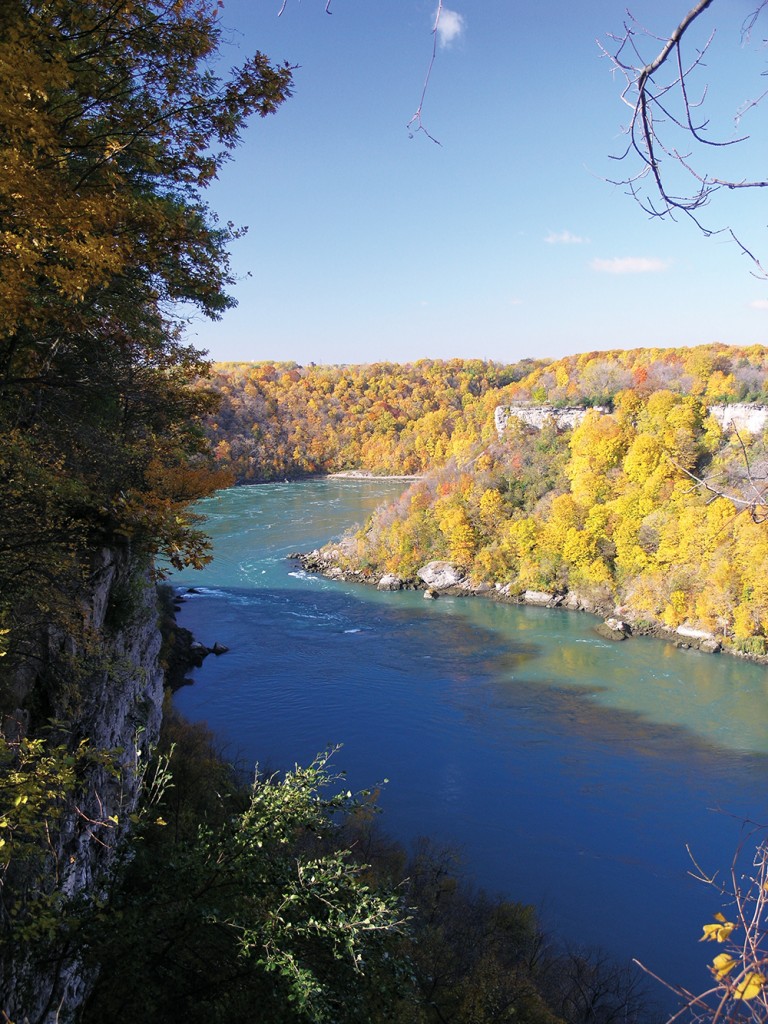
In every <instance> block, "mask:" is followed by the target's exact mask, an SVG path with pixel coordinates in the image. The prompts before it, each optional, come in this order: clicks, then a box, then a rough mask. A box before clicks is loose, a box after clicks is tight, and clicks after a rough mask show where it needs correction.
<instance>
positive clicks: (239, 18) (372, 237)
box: [189, 0, 768, 365]
mask: <svg viewBox="0 0 768 1024" xmlns="http://www.w3.org/2000/svg"><path fill="white" fill-rule="evenodd" d="M751 2H752V0H716V2H715V3H714V4H713V5H712V8H711V9H710V10H709V11H707V12H706V14H705V15H704V16H702V18H700V19H699V20H698V21H697V23H696V32H697V34H696V35H695V36H693V35H692V36H691V42H690V44H689V46H688V47H687V49H686V54H687V55H689V56H690V57H691V58H693V57H694V56H695V52H696V46H697V45H698V46H701V45H703V42H704V41H705V40H706V39H707V38H708V36H709V34H710V32H711V31H712V30H714V32H715V35H714V38H713V39H712V42H711V43H710V48H709V50H708V51H707V52H706V54H705V55H704V58H703V62H704V63H705V65H706V66H705V67H700V68H698V69H697V71H696V72H695V75H694V78H693V79H691V83H692V90H693V91H692V96H693V97H694V99H695V100H696V101H698V99H699V98H700V94H701V93H702V92H703V89H704V86H705V85H708V91H707V93H706V97H705V100H704V105H702V106H701V107H697V110H696V114H697V116H701V118H702V119H703V120H707V122H708V128H707V129H706V130H707V131H709V132H710V136H711V137H712V138H713V139H718V140H720V139H725V140H730V139H732V138H735V137H737V135H741V134H747V135H750V133H751V132H752V130H753V129H754V136H752V135H750V138H749V139H748V140H747V141H746V142H744V143H742V144H739V145H738V146H730V147H725V148H718V149H716V150H713V149H712V148H709V149H708V152H707V153H705V154H704V155H703V156H698V155H697V154H692V156H691V160H692V161H693V162H694V163H695V165H696V166H697V167H700V168H701V169H702V170H706V171H707V172H709V173H712V172H717V173H723V174H725V173H730V174H732V175H733V176H734V177H736V178H738V179H741V178H743V177H745V176H746V177H747V178H751V177H759V176H760V174H762V175H764V174H765V167H764V164H765V155H766V152H768V131H766V130H765V128H764V114H765V108H763V107H759V106H758V107H749V104H750V103H751V102H752V101H754V100H755V99H757V97H758V96H759V95H760V92H761V90H762V89H765V87H766V78H765V77H762V78H761V74H764V72H765V61H766V50H765V48H764V44H763V37H764V35H765V34H766V32H765V29H766V26H767V25H768V14H766V15H765V16H764V18H765V22H766V24H765V25H763V24H761V23H759V22H758V25H757V26H756V29H755V31H754V32H753V33H752V37H751V39H749V40H745V39H744V38H743V32H742V26H743V23H744V20H745V18H747V16H748V15H749V13H750V11H751V9H752V7H751ZM688 6H689V0H637V2H636V3H635V4H634V6H630V11H631V13H632V15H633V16H634V18H635V22H634V24H635V26H636V27H637V28H641V27H642V28H645V29H647V30H648V31H650V32H651V33H656V35H657V36H664V37H666V36H667V35H668V34H669V32H671V31H672V29H673V28H674V27H675V26H676V24H677V23H678V21H679V20H680V19H681V18H682V17H683V15H684V14H685V13H686V11H687V9H688ZM281 7H282V13H281ZM325 7H326V0H303V2H302V0H285V3H284V4H283V0H224V6H223V10H222V14H221V23H222V27H223V44H222V60H223V61H224V62H225V66H226V67H229V66H234V65H237V64H238V63H240V62H242V61H243V60H245V59H246V57H247V56H248V55H250V54H251V53H253V51H255V50H260V51H261V52H263V53H265V54H267V55H268V56H269V57H270V58H272V59H273V60H274V61H288V62H289V63H290V64H291V65H295V66H296V70H295V75H294V94H293V96H292V97H291V98H290V99H288V100H287V101H286V102H285V103H284V104H283V105H282V106H281V107H280V108H279V109H278V111H277V113H275V114H274V115H272V116H270V117H267V118H263V119H256V120H255V121H254V122H253V123H252V124H250V126H249V127H248V129H247V131H246V132H245V133H244V137H243V143H242V145H241V146H240V147H239V148H238V149H237V150H236V151H235V154H234V159H233V161H231V162H230V163H228V164H227V165H226V166H225V168H224V169H223V171H222V173H221V175H220V180H219V181H218V182H216V183H215V184H214V185H213V186H212V187H211V188H210V189H209V190H208V191H207V194H206V197H205V198H206V201H207V202H208V203H209V204H210V206H211V207H212V209H214V210H215V211H216V212H217V214H218V215H219V217H220V219H221V220H223V221H227V220H231V221H233V222H234V223H235V224H237V225H247V226H248V231H247V233H246V235H245V236H244V237H243V238H242V239H239V240H236V241H235V242H233V244H232V249H231V253H232V268H233V271H234V273H235V275H236V277H237V283H236V284H235V286H234V287H233V288H232V294H233V295H234V296H235V298H236V299H237V302H238V306H237V308H236V309H233V310H230V311H229V312H228V313H227V314H225V316H224V317H223V319H222V320H220V321H218V322H213V323H211V322H208V321H205V320H202V319H195V320H194V321H193V322H192V323H191V325H190V332H189V338H190V340H191V341H192V342H193V343H194V344H196V345H197V346H198V347H200V348H203V349H206V350H207V351H208V352H209V353H210V355H211V357H212V358H214V359H216V360H291V361H295V362H297V363H299V364H301V365H304V364H307V363H310V362H315V363H326V364H327V363H370V362H378V361H393V362H410V361H413V360H416V359H420V358H435V359H438V358H439V359H449V358H453V357H463V358H481V359H493V360H497V361H500V362H515V361H517V360H518V359H522V358H525V357H535V358H542V357H548V358H553V359H554V358H558V357H559V356H562V355H567V354H572V353H576V352H586V351H592V350H605V349H611V348H621V349H626V348H636V347H641V346H682V345H698V344H704V343H709V342H714V341H719V342H725V343H728V344H738V345H749V344H755V343H758V344H765V343H766V342H767V341H768V283H766V281H764V280H760V279H759V278H757V277H755V276H754V274H753V273H752V264H751V263H750V261H749V260H748V259H747V258H746V257H745V256H744V255H742V254H741V253H740V251H739V250H738V248H737V247H736V246H735V245H734V243H733V242H732V241H729V240H728V238H727V236H724V235H713V236H711V237H705V236H704V235H703V234H702V233H701V232H700V231H698V230H697V229H696V227H695V226H694V225H693V224H692V223H690V221H689V220H688V219H687V218H684V217H683V218H678V220H677V221H676V222H669V221H666V220H664V221H661V220H659V219H651V218H649V217H648V215H647V214H646V213H645V212H644V211H643V210H642V209H641V208H640V207H639V206H638V204H637V203H636V202H635V201H634V200H633V199H632V198H630V197H629V196H628V195H627V194H626V191H627V190H626V188H625V187H624V186H622V185H617V184H613V183H612V181H613V180H615V179H617V178H624V177H627V176H628V175H630V174H633V173H635V172H636V171H637V170H638V169H639V166H638V164H637V163H627V162H618V161H616V160H615V159H613V157H615V156H616V155H618V154H619V153H621V152H622V151H623V149H624V148H625V146H626V136H625V135H624V134H623V131H622V129H623V127H624V126H625V125H626V123H627V120H628V108H627V107H626V106H625V105H624V103H623V102H622V100H621V90H622V86H623V83H622V82H621V81H620V79H619V78H618V77H617V76H616V74H615V73H614V72H613V71H612V68H611V63H610V61H609V59H608V58H606V57H605V56H604V55H603V54H602V53H601V48H600V45H599V43H602V44H603V45H605V46H610V38H609V36H610V34H611V33H613V34H614V35H616V34H618V35H621V34H622V31H623V25H624V23H625V21H626V18H627V13H626V0H590V2H587V3H573V0H549V2H548V3H546V4H539V5H534V4H531V3H520V2H516V0H447V2H444V5H443V10H442V14H441V18H440V23H439V30H438V32H437V34H435V33H434V25H435V13H436V2H435V0H387V2H381V0H379V2H376V0H331V4H330V13H326V9H325ZM637 38H638V39H639V40H640V45H641V48H642V53H643V57H644V59H645V60H649V59H651V57H653V56H655V54H656V53H657V52H658V50H659V48H660V45H661V44H660V43H659V42H658V40H654V39H649V38H644V39H643V38H641V37H637ZM433 45H434V52H435V60H434V64H433V66H432V71H431V75H430V77H429V82H428V86H427V90H426V94H425V96H424V100H423V104H422V105H421V124H422V125H423V127H424V129H425V131H415V130H414V129H415V128H417V127H418V125H419V122H418V121H415V122H412V121H411V119H412V117H413V115H414V113H415V112H416V111H417V109H418V108H419V106H420V102H421V98H422V90H423V89H424V84H425V78H426V76H427V73H428V70H429V67H430V59H431V57H432V54H433ZM225 69H226V68H225ZM766 104H768V99H767V100H766ZM738 113H741V117H740V119H739V121H738V124H737V123H736V122H735V115H737V114H738ZM409 122H411V123H410V126H409ZM761 122H763V133H762V135H761V131H760V129H761ZM674 144H675V145H680V146H682V145H683V144H684V142H683V141H682V140H674ZM686 152H687V151H686ZM697 161H698V162H697ZM716 161H717V162H716ZM753 165H754V166H753ZM765 202H766V190H765V189H762V190H761V189H751V190H747V189H739V190H732V191H727V192H721V193H719V194H718V196H716V197H715V199H714V201H713V203H712V205H711V207H710V208H709V209H708V210H707V211H706V214H705V220H706V223H707V225H708V226H710V227H722V226H724V225H733V226H734V227H735V229H736V231H737V234H738V235H739V237H740V238H741V240H742V241H743V242H744V244H745V245H747V246H748V247H749V248H750V249H751V250H752V251H754V252H755V254H756V255H758V256H760V255H762V257H763V258H764V261H765V263H766V264H767V265H768V230H767V229H766V210H765Z"/></svg>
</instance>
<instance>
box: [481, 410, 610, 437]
mask: <svg viewBox="0 0 768 1024" xmlns="http://www.w3.org/2000/svg"><path fill="white" fill-rule="evenodd" d="M595 408H596V410H597V412H607V411H608V410H607V409H604V408H602V407H600V406H596V407H595ZM588 412H589V409H584V408H581V407H576V406H571V407H569V408H566V409H556V408H555V407H554V406H553V405H529V404H528V403H525V404H523V403H520V404H518V405H497V406H496V411H495V413H494V423H495V424H496V431H497V433H498V435H499V437H501V436H502V434H503V433H504V431H505V430H506V429H507V424H508V423H509V421H510V419H512V418H513V417H514V418H515V419H518V420H521V421H522V422H523V423H525V424H526V426H529V427H535V428H536V429H537V430H541V428H542V427H543V426H544V424H545V423H546V422H547V420H554V422H555V426H556V427H557V429H558V430H569V429H570V428H571V427H575V426H577V424H579V423H581V421H582V420H583V419H584V417H585V416H586V415H587V413H588Z"/></svg>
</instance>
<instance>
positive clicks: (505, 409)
mask: <svg viewBox="0 0 768 1024" xmlns="http://www.w3.org/2000/svg"><path fill="white" fill-rule="evenodd" d="M594 408H595V409H596V410H597V411H598V412H601V413H607V412H608V411H609V410H608V409H606V408H604V407H603V406H595V407H594ZM588 411H589V410H588V409H584V408H581V407H576V406H571V407H568V408H564V409H559V408H556V407H555V406H553V405H533V404H532V403H530V402H517V403H515V404H513V405H499V406H497V407H496V411H495V413H494V422H495V424H496V431H497V433H498V435H499V437H501V436H502V435H503V433H504V431H505V430H506V429H507V424H508V423H509V421H510V419H511V418H512V417H514V418H516V419H518V420H520V421H521V422H522V423H525V424H526V426H529V427H535V428H536V429H537V430H541V428H542V427H543V426H544V424H545V423H546V422H547V421H548V420H552V421H554V423H555V425H556V426H557V429H558V430H569V429H571V428H572V427H575V426H577V425H578V424H579V423H581V421H582V420H583V419H584V417H585V416H586V415H587V412H588ZM709 413H710V415H711V416H713V417H714V418H715V419H716V420H717V422H718V423H719V424H720V426H721V427H722V428H723V430H724V431H726V432H728V431H731V430H739V431H741V432H742V433H746V434H753V435H754V434H760V433H762V431H763V430H765V428H766V425H768V405H753V404H750V403H748V402H739V403H736V404H734V405H711V406H710V407H709Z"/></svg>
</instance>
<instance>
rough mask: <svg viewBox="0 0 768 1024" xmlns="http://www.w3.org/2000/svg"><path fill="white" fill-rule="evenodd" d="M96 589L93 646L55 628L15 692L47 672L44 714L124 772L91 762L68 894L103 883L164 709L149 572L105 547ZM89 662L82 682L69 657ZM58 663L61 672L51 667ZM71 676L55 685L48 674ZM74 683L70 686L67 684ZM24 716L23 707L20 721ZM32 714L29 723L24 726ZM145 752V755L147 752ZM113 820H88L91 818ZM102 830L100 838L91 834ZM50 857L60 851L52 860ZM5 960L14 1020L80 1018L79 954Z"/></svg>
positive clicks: (60, 864) (67, 837) (1, 991)
mask: <svg viewBox="0 0 768 1024" xmlns="http://www.w3.org/2000/svg"><path fill="white" fill-rule="evenodd" d="M91 581H92V583H91V591H90V593H89V594H88V595H86V597H85V598H84V599H83V601H82V607H83V611H84V617H85V621H86V626H87V630H88V636H89V639H90V643H89V650H88V652H87V654H86V653H85V652H84V651H83V650H81V649H80V648H79V647H78V645H76V644H75V643H74V642H73V641H72V640H71V638H69V637H62V636H61V635H57V634H54V633H53V632H51V633H50V634H49V635H48V636H47V637H46V638H45V640H44V641H42V644H41V651H42V654H43V666H42V669H41V668H38V669H37V676H38V678H37V679H35V678H34V677H33V676H32V675H30V672H29V669H26V670H25V671H23V672H21V673H20V674H19V675H20V679H19V681H18V685H17V695H18V696H19V697H20V698H22V699H23V698H24V696H25V694H24V693H23V692H19V691H20V689H21V690H22V691H23V690H27V691H28V693H27V694H26V696H30V694H31V693H32V692H34V688H35V685H36V684H37V685H40V680H42V679H46V683H45V685H46V687H47V689H46V694H45V697H46V705H45V707H46V713H47V714H48V715H49V716H50V717H54V718H57V719H60V720H63V721H65V722H66V723H67V725H68V736H69V737H70V742H72V743H73V744H76V743H77V742H78V741H79V740H80V739H85V738H87V739H88V741H89V745H90V747H91V748H92V749H94V750H108V751H114V760H115V761H116V762H117V764H118V765H119V767H120V778H119V779H117V778H114V777H113V775H112V773H110V772H108V771H107V770H106V769H105V768H104V767H101V766H97V765H93V766H91V767H90V769H89V773H88V777H87V778H85V779H84V780H83V785H82V789H81V790H80V791H79V792H78V795H77V808H75V807H74V806H72V807H71V808H70V809H69V810H68V811H67V812H66V813H65V816H64V821H63V825H62V827H61V830H60V832H59V833H58V834H57V835H54V836H52V842H53V848H54V851H55V864H56V870H57V872H58V887H59V888H60V889H61V890H62V891H63V892H64V893H66V894H67V895H76V894H77V893H79V892H84V891H85V892H92V893H97V892H98V891H99V888H100V885H101V880H102V879H103V878H105V876H106V873H107V871H108V869H109V867H110V865H111V864H112V862H113V860H114V856H115V850H116V847H117V845H118V843H119V842H120V841H121V839H122V838H123V836H124V834H125V827H126V826H125V825H124V824H123V823H124V822H125V823H127V822H128V820H129V815H130V813H131V812H132V811H133V810H134V809H135V807H136V804H137V800H138V796H139V779H138V777H137V764H138V762H139V761H140V759H141V757H142V755H145V754H146V751H147V750H148V749H149V746H150V745H152V744H154V743H155V742H156V740H157V738H158V734H159V730H160V722H161V717H162V701H163V672H162V670H161V667H160V664H159V660H158V656H159V653H160V646H161V636H160V631H159V628H158V615H157V596H156V591H155V587H154V584H153V583H152V582H151V581H150V579H149V576H148V574H147V572H146V571H142V570H140V569H137V568H136V566H135V564H133V563H132V561H131V558H130V553H129V552H127V551H124V552H114V551H107V550H104V551H102V552H100V553H99V555H98V556H97V558H96V559H95V562H94V566H93V573H92V577H91ZM78 658H81V659H82V665H83V666H84V667H83V668H82V670H81V672H80V673H79V674H78V676H77V678H76V681H73V676H72V674H71V673H70V674H69V676H68V674H67V666H68V665H69V664H70V663H71V661H72V660H73V659H74V660H77V659H78ZM56 666H58V672H53V671H51V669H52V668H56ZM57 678H58V679H60V680H63V681H64V682H63V683H62V684H60V685H59V689H58V690H57V689H56V688H51V683H50V680H51V679H57ZM67 683H68V684H69V685H67ZM24 717H25V716H23V714H22V715H21V718H22V719H23V718H24ZM26 726H27V723H26V721H24V722H23V728H26ZM140 751H141V753H140ZM110 817H113V818H114V819H116V824H115V825H114V827H111V826H110V828H109V829H107V828H101V829H98V830H97V829H95V828H91V827H84V822H86V821H87V819H89V818H90V819H92V821H93V822H108V821H109V819H110ZM96 831H98V839H97V840H95V839H94V833H95V832H96ZM52 862H53V859H52ZM12 957H13V953H10V955H9V956H8V958H7V959H6V958H3V955H2V951H0V1008H2V1010H3V1011H4V1012H5V1013H6V1014H8V1017H9V1019H11V1020H19V1021H21V1020H29V1021H33V1022H35V1024H54V1022H56V1024H63V1022H67V1021H71V1020H73V1019H74V1018H75V1016H76V1013H77V1010H78V1007H79V1006H80V1005H81V1004H82V1002H83V1000H84V999H85V997H86V996H87V993H88V990H89V988H90V983H91V980H92V979H91V978H90V977H89V976H88V975H87V974H86V973H84V971H83V969H82V967H81V965H80V964H79V963H78V961H77V960H75V959H69V960H67V959H65V960H64V962H63V963H58V964H54V965H51V966H50V967H49V968H41V967H40V966H39V965H38V966H36V967H34V968H33V966H32V965H30V964H28V963H23V962H19V961H18V960H13V959H12Z"/></svg>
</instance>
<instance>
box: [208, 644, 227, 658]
mask: <svg viewBox="0 0 768 1024" xmlns="http://www.w3.org/2000/svg"><path fill="white" fill-rule="evenodd" d="M228 650H229V648H228V647H226V646H225V645H224V644H220V643H219V641H218V640H217V641H216V643H215V644H214V645H213V647H212V648H211V654H215V655H217V656H218V655H219V654H226V653H227V651H228Z"/></svg>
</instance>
